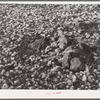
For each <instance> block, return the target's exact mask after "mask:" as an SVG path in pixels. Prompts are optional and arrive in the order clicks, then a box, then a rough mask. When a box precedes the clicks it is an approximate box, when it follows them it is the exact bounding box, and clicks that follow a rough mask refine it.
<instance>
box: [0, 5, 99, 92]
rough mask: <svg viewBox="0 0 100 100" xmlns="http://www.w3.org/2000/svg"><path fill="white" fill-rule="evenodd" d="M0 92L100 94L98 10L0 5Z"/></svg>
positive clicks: (93, 6) (91, 6) (82, 6)
mask: <svg viewBox="0 0 100 100" xmlns="http://www.w3.org/2000/svg"><path fill="white" fill-rule="evenodd" d="M0 89H55V90H57V89H68V90H99V89H100V5H96V4H94V5H89V4H86V5H85V4H84V5H82V4H70V5H69V4H66V5H63V4H61V5H60V4H59V5H58V4H36V5H34V4H0Z"/></svg>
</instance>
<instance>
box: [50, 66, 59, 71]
mask: <svg viewBox="0 0 100 100" xmlns="http://www.w3.org/2000/svg"><path fill="white" fill-rule="evenodd" d="M58 68H60V66H56V67H54V68H52V69H51V72H54V71H57V70H58Z"/></svg>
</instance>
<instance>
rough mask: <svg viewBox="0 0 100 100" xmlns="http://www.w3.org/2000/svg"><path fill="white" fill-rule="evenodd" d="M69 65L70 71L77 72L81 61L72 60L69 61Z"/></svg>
mask: <svg viewBox="0 0 100 100" xmlns="http://www.w3.org/2000/svg"><path fill="white" fill-rule="evenodd" d="M70 63H71V65H70V70H72V71H79V70H81V69H80V68H81V66H82V64H81V61H80V59H79V58H73V59H72V60H71V61H70Z"/></svg>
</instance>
